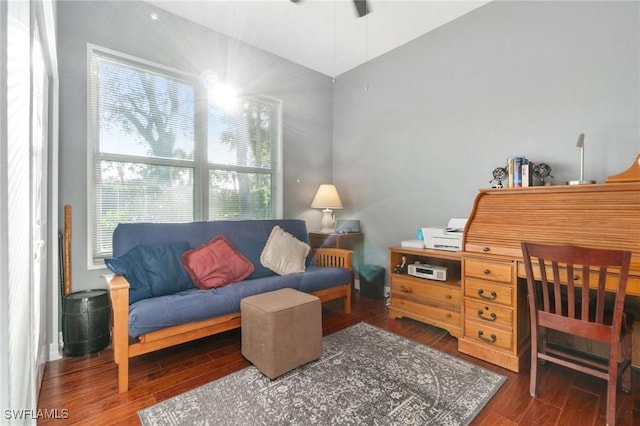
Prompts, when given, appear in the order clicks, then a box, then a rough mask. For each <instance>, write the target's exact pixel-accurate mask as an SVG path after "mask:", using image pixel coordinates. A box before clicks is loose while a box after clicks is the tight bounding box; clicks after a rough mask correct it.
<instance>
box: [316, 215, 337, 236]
mask: <svg viewBox="0 0 640 426" xmlns="http://www.w3.org/2000/svg"><path fill="white" fill-rule="evenodd" d="M322 213H323V214H322V229H321V230H320V232H322V233H323V234H332V233H334V232H335V231H336V219H335V217H334V216H333V210H331V209H324V210H322Z"/></svg>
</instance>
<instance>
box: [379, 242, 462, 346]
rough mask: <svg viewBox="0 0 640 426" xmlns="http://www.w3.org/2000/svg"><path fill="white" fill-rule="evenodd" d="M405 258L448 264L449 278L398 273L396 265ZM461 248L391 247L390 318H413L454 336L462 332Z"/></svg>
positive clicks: (407, 259)
mask: <svg viewBox="0 0 640 426" xmlns="http://www.w3.org/2000/svg"><path fill="white" fill-rule="evenodd" d="M403 257H404V258H405V260H406V261H407V264H409V263H416V262H418V263H426V264H428V265H433V266H443V267H446V268H447V276H446V281H437V280H431V279H425V278H418V277H414V276H411V275H408V274H407V273H406V272H405V273H396V272H395V271H394V269H395V267H396V266H397V265H399V264H401V262H402V258H403ZM461 259H462V256H461V253H460V252H451V251H441V250H429V249H415V248H407V247H390V248H389V262H390V264H389V271H390V272H389V276H390V282H391V294H390V306H389V318H401V317H406V318H412V319H415V320H418V321H422V322H424V323H427V324H433V325H435V326H437V327H440V328H443V329H445V330H447V331H448V332H449V333H450V334H451V335H452V336H456V337H460V336H461V335H462V314H461V310H462V309H461V306H462V290H461V281H460V262H461Z"/></svg>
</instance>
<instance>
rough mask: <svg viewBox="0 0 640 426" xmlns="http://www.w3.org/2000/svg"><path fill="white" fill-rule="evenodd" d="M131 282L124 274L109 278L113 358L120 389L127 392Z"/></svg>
mask: <svg viewBox="0 0 640 426" xmlns="http://www.w3.org/2000/svg"><path fill="white" fill-rule="evenodd" d="M129 287H130V286H129V282H128V281H127V279H126V278H125V277H123V276H122V275H115V276H113V278H111V280H109V296H110V298H111V311H112V313H113V318H112V320H113V329H112V336H111V338H112V341H111V345H112V346H113V358H114V361H115V362H116V364H118V391H119V392H120V393H122V392H126V391H127V389H128V380H129Z"/></svg>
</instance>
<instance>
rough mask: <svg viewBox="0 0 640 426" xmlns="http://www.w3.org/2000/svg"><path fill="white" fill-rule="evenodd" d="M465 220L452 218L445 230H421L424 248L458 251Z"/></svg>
mask: <svg viewBox="0 0 640 426" xmlns="http://www.w3.org/2000/svg"><path fill="white" fill-rule="evenodd" d="M466 224H467V219H466V218H465V219H460V218H453V219H451V220H449V223H448V224H447V227H446V228H422V238H423V239H424V246H425V248H428V249H435V250H448V251H460V250H462V236H463V235H464V227H465V225H466Z"/></svg>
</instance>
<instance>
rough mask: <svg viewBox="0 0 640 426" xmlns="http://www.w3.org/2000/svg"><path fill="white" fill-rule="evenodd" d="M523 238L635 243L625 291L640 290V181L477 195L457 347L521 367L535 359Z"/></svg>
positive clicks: (465, 244)
mask: <svg viewBox="0 0 640 426" xmlns="http://www.w3.org/2000/svg"><path fill="white" fill-rule="evenodd" d="M521 241H536V242H543V243H556V244H564V243H572V244H577V245H585V246H592V247H602V248H616V249H626V250H630V251H631V252H632V258H631V271H630V276H629V282H628V288H627V295H628V296H640V182H625V183H607V184H595V185H576V186H542V187H529V188H502V189H485V190H481V191H480V192H479V194H478V195H477V197H476V199H475V203H474V206H473V209H472V211H471V214H470V216H469V219H468V221H467V226H466V228H465V234H464V240H463V247H464V249H463V253H462V281H463V282H462V288H463V292H464V295H463V298H464V301H463V336H462V337H461V338H460V339H459V340H458V345H459V346H458V347H459V350H460V351H461V352H464V353H467V354H470V355H473V356H476V357H478V358H481V359H484V360H486V361H489V362H491V363H494V364H497V365H500V366H503V367H505V368H508V369H510V370H512V371H516V372H518V371H521V369H522V368H523V367H524V366H525V365H527V364H528V363H529V357H528V351H529V324H528V318H527V302H526V283H525V280H524V277H525V272H524V267H523V265H522V253H521V248H520V243H521ZM629 299H634V297H629ZM638 300H640V299H638ZM632 302H633V300H632ZM639 305H640V303H639V304H637V305H636V306H639ZM634 349H635V347H634Z"/></svg>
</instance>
